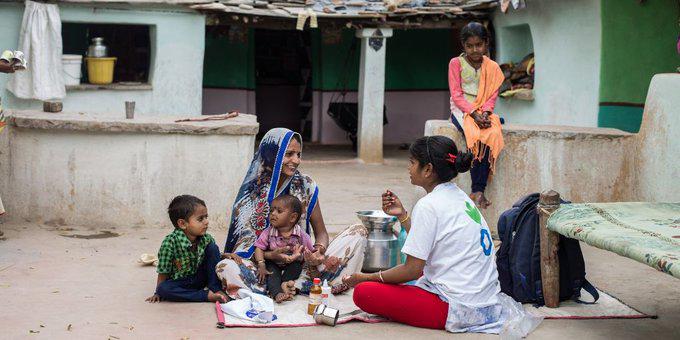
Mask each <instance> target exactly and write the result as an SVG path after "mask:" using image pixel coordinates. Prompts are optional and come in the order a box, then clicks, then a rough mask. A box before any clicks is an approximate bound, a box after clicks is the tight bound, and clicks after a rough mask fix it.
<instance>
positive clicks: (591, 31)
mask: <svg viewBox="0 0 680 340" xmlns="http://www.w3.org/2000/svg"><path fill="white" fill-rule="evenodd" d="M493 23H494V27H495V30H496V38H497V40H496V42H497V52H498V55H497V57H498V60H499V61H500V62H501V63H502V62H507V61H511V60H509V58H512V55H513V54H516V53H517V52H516V51H515V48H514V47H515V46H514V44H511V43H510V42H508V41H507V39H508V36H507V34H506V33H505V31H504V28H506V27H511V26H515V25H521V24H529V27H530V30H531V35H532V37H533V46H534V52H535V53H536V78H535V97H536V99H535V100H534V101H533V102H529V101H521V100H516V99H515V100H512V99H511V100H506V99H503V98H499V99H498V102H497V104H496V110H497V112H498V113H500V114H501V116H503V117H505V119H506V121H507V122H508V123H513V124H558V125H572V126H597V114H598V105H599V84H600V59H601V46H602V29H601V20H600V1H599V0H570V1H564V0H527V7H526V8H525V9H523V10H518V11H515V10H512V9H510V10H509V11H508V13H507V14H503V13H502V12H500V10H497V11H496V12H495V13H494V15H493ZM514 61H519V60H514Z"/></svg>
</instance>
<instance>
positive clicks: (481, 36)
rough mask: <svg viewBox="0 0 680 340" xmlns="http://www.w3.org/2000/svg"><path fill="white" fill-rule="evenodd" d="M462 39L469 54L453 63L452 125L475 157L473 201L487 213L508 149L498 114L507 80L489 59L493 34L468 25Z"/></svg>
mask: <svg viewBox="0 0 680 340" xmlns="http://www.w3.org/2000/svg"><path fill="white" fill-rule="evenodd" d="M460 39H461V43H462V44H463V49H464V50H465V53H463V54H461V55H460V56H459V57H456V58H453V59H451V61H450V62H449V90H450V91H451V121H452V122H453V123H454V125H456V126H457V127H458V129H459V130H462V131H463V132H464V134H465V141H466V143H467V147H468V149H469V150H470V151H471V152H472V154H473V156H474V162H473V164H472V169H471V170H470V175H471V177H472V193H471V194H470V198H471V199H472V200H473V201H474V202H475V204H476V205H477V206H479V207H480V208H483V209H485V208H487V207H488V206H489V205H491V202H490V201H489V200H488V199H487V198H486V197H485V196H484V190H485V189H486V183H487V181H488V179H489V175H490V174H491V173H492V172H493V171H494V165H495V162H496V159H497V158H498V155H500V153H501V150H502V149H503V146H504V144H503V134H502V132H501V121H500V119H499V117H498V115H496V114H494V106H495V105H496V99H497V98H498V89H499V88H500V86H501V84H502V83H503V80H504V79H505V77H504V76H503V72H502V71H501V68H500V66H498V64H497V63H496V62H494V61H493V60H491V59H489V58H488V57H487V56H486V54H487V51H488V48H489V32H488V31H487V30H486V28H485V27H484V26H483V25H482V24H480V23H478V22H471V23H469V24H467V25H466V26H465V27H463V29H462V30H461V33H460Z"/></svg>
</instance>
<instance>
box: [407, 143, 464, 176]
mask: <svg viewBox="0 0 680 340" xmlns="http://www.w3.org/2000/svg"><path fill="white" fill-rule="evenodd" d="M409 151H410V152H411V155H412V156H413V158H415V159H416V160H417V161H418V163H419V165H420V166H424V165H426V164H432V168H433V170H434V173H435V174H437V177H438V178H439V180H440V181H441V182H448V181H450V180H452V179H454V178H455V177H456V176H458V174H459V173H461V172H466V171H468V170H470V166H471V163H472V155H471V154H470V153H468V152H459V151H458V148H457V147H456V143H454V142H453V140H451V139H450V138H448V137H444V136H428V137H422V138H419V139H417V140H416V141H415V142H413V144H411V147H410V149H409Z"/></svg>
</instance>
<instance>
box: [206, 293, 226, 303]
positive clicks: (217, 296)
mask: <svg viewBox="0 0 680 340" xmlns="http://www.w3.org/2000/svg"><path fill="white" fill-rule="evenodd" d="M208 301H210V302H215V301H219V302H221V303H225V302H227V301H229V297H228V296H227V294H225V293H224V292H223V291H218V292H214V293H213V292H212V291H208Z"/></svg>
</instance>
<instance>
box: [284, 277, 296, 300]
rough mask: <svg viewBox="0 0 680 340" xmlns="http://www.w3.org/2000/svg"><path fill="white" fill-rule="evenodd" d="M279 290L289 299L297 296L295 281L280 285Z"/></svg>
mask: <svg viewBox="0 0 680 340" xmlns="http://www.w3.org/2000/svg"><path fill="white" fill-rule="evenodd" d="M281 289H282V290H283V292H284V293H286V294H287V295H290V296H291V297H292V296H293V295H295V294H297V291H296V290H295V281H292V280H291V281H286V282H284V283H282V284H281Z"/></svg>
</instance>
